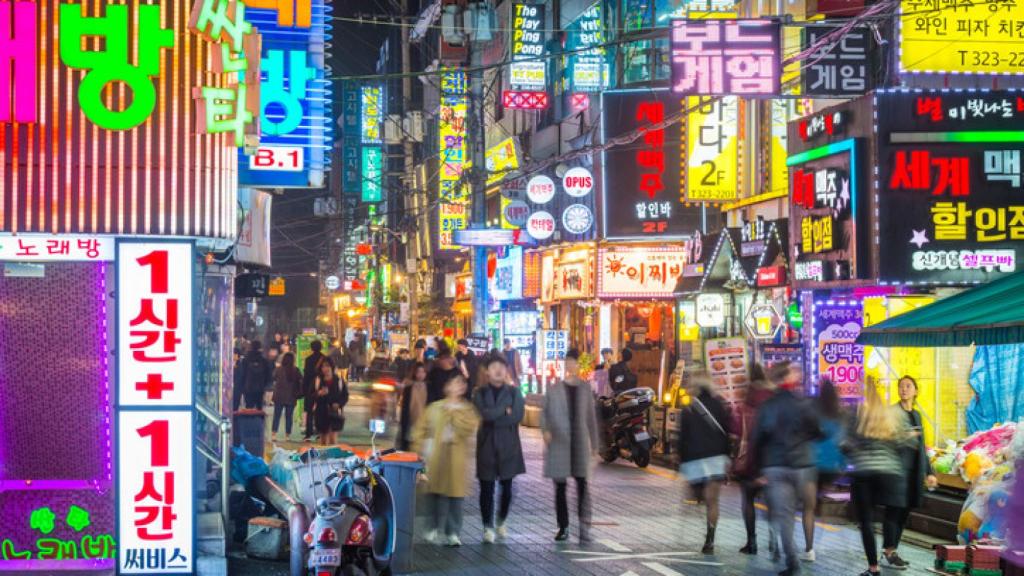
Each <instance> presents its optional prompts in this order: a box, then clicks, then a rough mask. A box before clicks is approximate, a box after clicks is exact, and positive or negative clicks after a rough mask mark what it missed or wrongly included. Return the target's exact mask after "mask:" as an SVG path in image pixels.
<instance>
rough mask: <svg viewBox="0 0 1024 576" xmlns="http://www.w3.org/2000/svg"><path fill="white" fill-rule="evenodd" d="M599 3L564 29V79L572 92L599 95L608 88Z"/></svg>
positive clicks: (607, 72) (606, 57) (606, 62)
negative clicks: (565, 53) (565, 54)
mask: <svg viewBox="0 0 1024 576" xmlns="http://www.w3.org/2000/svg"><path fill="white" fill-rule="evenodd" d="M604 44H605V33H604V20H603V19H602V17H601V3H600V2H598V3H596V4H594V5H593V6H591V7H590V8H587V9H586V10H584V11H583V13H582V14H580V15H579V16H578V17H577V18H576V19H575V20H573V22H572V23H571V24H569V26H568V27H567V28H566V43H565V50H566V52H568V53H569V55H568V56H567V57H566V61H567V64H566V68H565V73H566V77H567V78H568V80H569V89H570V90H572V91H575V92H599V91H601V90H603V89H604V88H606V87H607V86H608V77H609V70H608V69H609V66H608V55H607V50H606V49H605V47H604Z"/></svg>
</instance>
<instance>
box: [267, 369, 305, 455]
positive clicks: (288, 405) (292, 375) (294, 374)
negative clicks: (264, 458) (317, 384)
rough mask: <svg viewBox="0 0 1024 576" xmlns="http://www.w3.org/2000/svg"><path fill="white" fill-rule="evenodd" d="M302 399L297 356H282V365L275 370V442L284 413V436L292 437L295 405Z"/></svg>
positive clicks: (300, 374)
mask: <svg viewBox="0 0 1024 576" xmlns="http://www.w3.org/2000/svg"><path fill="white" fill-rule="evenodd" d="M300 397H302V373H301V372H299V369H298V368H296V367H295V354H292V353H291V352H288V353H286V354H285V355H283V356H281V365H280V366H278V367H277V369H276V370H274V425H273V428H272V431H273V433H274V440H275V441H279V440H280V437H278V435H277V430H278V426H279V425H280V423H281V413H282V412H283V413H284V435H285V437H286V438H290V437H291V435H292V415H293V414H294V412H295V403H296V402H297V401H298V399H299V398H300Z"/></svg>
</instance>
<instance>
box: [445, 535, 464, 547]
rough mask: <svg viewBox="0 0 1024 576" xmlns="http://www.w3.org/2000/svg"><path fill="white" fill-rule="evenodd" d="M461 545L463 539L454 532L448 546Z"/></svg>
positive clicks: (449, 538)
mask: <svg viewBox="0 0 1024 576" xmlns="http://www.w3.org/2000/svg"><path fill="white" fill-rule="evenodd" d="M459 546H462V540H459V537H458V536H456V535H455V534H452V535H451V536H449V537H448V547H449V548H458V547H459Z"/></svg>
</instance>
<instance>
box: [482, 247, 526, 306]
mask: <svg viewBox="0 0 1024 576" xmlns="http://www.w3.org/2000/svg"><path fill="white" fill-rule="evenodd" d="M501 252H502V253H501V254H499V255H498V257H497V259H496V261H495V266H494V277H493V278H491V285H490V290H489V292H490V297H491V298H493V299H494V300H518V299H519V298H522V297H523V249H522V248H520V247H518V246H511V247H507V246H506V247H505V248H504V249H502V250H501Z"/></svg>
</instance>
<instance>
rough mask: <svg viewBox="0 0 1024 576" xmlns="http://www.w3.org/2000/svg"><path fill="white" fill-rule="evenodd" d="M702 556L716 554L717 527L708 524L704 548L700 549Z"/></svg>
mask: <svg viewBox="0 0 1024 576" xmlns="http://www.w3.org/2000/svg"><path fill="white" fill-rule="evenodd" d="M700 552H701V554H714V553H715V527H714V526H712V525H711V524H708V532H707V535H705V536H704V547H703V548H701V549H700Z"/></svg>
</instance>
